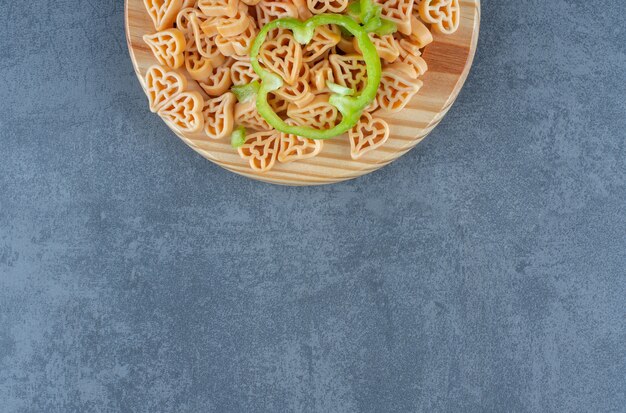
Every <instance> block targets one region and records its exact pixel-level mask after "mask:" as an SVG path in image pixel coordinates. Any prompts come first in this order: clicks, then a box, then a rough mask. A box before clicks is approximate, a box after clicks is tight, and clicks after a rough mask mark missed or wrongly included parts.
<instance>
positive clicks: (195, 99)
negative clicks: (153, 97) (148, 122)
mask: <svg viewBox="0 0 626 413" xmlns="http://www.w3.org/2000/svg"><path fill="white" fill-rule="evenodd" d="M203 106H204V99H203V98H202V95H200V93H198V92H195V91H190V92H183V93H181V94H179V95H176V96H174V98H172V99H170V100H168V101H167V102H165V104H164V105H163V107H161V109H159V112H158V113H159V116H161V118H163V120H165V121H166V122H167V123H169V124H170V125H172V126H174V127H175V128H176V129H178V130H179V131H180V132H181V133H194V132H198V131H200V130H202V127H203V126H204V118H203V117H202V107H203Z"/></svg>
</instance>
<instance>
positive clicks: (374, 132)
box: [348, 112, 389, 159]
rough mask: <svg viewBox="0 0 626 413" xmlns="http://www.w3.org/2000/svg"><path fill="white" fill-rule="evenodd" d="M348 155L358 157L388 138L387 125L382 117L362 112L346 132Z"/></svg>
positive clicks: (377, 146) (353, 157) (382, 143)
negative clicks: (348, 140) (348, 144)
mask: <svg viewBox="0 0 626 413" xmlns="http://www.w3.org/2000/svg"><path fill="white" fill-rule="evenodd" d="M348 138H349V139H350V156H351V157H352V159H359V158H360V157H361V156H363V155H365V154H366V153H367V152H370V151H373V150H374V149H376V148H379V147H381V146H382V145H384V143H385V142H387V139H389V125H388V124H387V122H385V121H384V120H383V119H378V118H373V117H372V115H371V114H369V113H367V112H364V113H363V114H362V115H361V119H359V123H357V124H356V125H355V126H354V127H353V128H352V129H350V131H349V132H348Z"/></svg>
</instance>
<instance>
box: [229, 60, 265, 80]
mask: <svg viewBox="0 0 626 413" xmlns="http://www.w3.org/2000/svg"><path fill="white" fill-rule="evenodd" d="M230 76H231V79H232V81H233V85H235V86H241V85H247V84H248V83H250V82H252V81H254V80H258V79H259V76H258V75H257V74H256V72H255V71H254V69H253V68H252V65H251V64H250V60H238V61H236V62H234V63H233V65H232V66H231V67H230Z"/></svg>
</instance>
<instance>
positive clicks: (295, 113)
mask: <svg viewBox="0 0 626 413" xmlns="http://www.w3.org/2000/svg"><path fill="white" fill-rule="evenodd" d="M328 97H329V96H328V95H318V96H316V97H315V98H314V99H313V100H312V101H311V102H310V103H309V104H308V105H306V106H304V107H302V108H300V107H298V106H297V105H293V104H292V105H289V108H288V109H287V116H289V117H290V118H291V119H293V120H294V121H295V122H296V124H298V125H301V126H309V127H311V128H315V129H320V130H322V129H330V128H332V127H334V126H335V125H337V124H338V123H339V121H340V120H339V119H340V118H341V116H340V114H339V112H338V111H337V108H336V107H334V106H333V105H331V104H330V103H328Z"/></svg>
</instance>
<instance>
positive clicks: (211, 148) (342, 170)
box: [126, 0, 480, 185]
mask: <svg viewBox="0 0 626 413" xmlns="http://www.w3.org/2000/svg"><path fill="white" fill-rule="evenodd" d="M460 4H461V24H460V27H459V29H458V30H457V31H456V33H454V34H453V35H448V36H445V35H438V34H435V36H434V37H435V41H434V42H433V43H432V44H430V45H429V46H427V47H426V51H425V53H424V59H425V60H426V62H427V63H428V67H429V70H428V72H427V73H426V74H425V75H424V76H423V77H422V80H423V82H424V86H423V87H422V89H421V90H420V91H419V93H418V94H417V95H416V96H415V97H414V98H413V100H412V101H411V102H410V103H409V104H408V105H407V107H406V108H405V109H404V110H402V111H401V112H400V113H396V114H393V115H388V116H381V117H382V118H384V119H385V120H386V121H387V122H388V123H389V126H390V127H391V136H390V137H389V140H388V141H387V142H386V143H385V145H384V146H382V147H380V148H378V149H376V150H374V151H372V152H369V153H367V154H365V155H364V156H363V157H362V158H360V159H359V160H352V159H351V158H350V144H349V142H348V139H347V137H346V136H342V137H338V138H335V139H331V140H328V141H326V142H324V148H323V150H322V152H321V153H320V154H319V155H318V156H316V157H315V158H311V159H307V160H302V161H296V162H292V163H288V164H281V163H279V162H276V165H275V166H274V168H273V169H272V170H270V171H268V172H264V173H260V172H256V171H253V170H251V169H250V167H249V166H248V163H247V162H246V161H244V160H243V159H241V158H240V157H239V155H238V153H237V151H236V150H235V149H233V148H232V147H231V146H230V142H227V141H226V140H224V141H213V140H210V139H207V138H206V137H204V136H203V134H202V133H198V134H189V135H183V134H181V133H179V132H178V131H176V130H175V129H172V130H173V131H174V133H176V134H177V135H178V136H179V137H180V138H181V139H182V140H183V141H184V142H185V143H187V144H188V145H189V146H191V147H192V148H193V149H194V150H195V151H197V152H198V153H200V154H201V155H202V156H204V157H205V158H207V159H208V160H210V161H212V162H215V163H216V164H218V165H220V166H223V167H224V168H226V169H228V170H230V171H232V172H235V173H238V174H241V175H244V176H247V177H249V178H253V179H258V180H261V181H265V182H271V183H275V184H282V185H318V184H328V183H333V182H339V181H344V180H347V179H352V178H356V177H358V176H360V175H364V174H366V173H369V172H372V171H374V170H376V169H378V168H380V167H382V166H385V165H387V164H388V163H390V162H391V161H393V160H395V159H397V158H398V157H400V156H401V155H403V154H404V153H406V152H407V151H408V150H409V149H411V148H413V147H414V146H415V145H417V144H418V143H419V142H420V141H421V140H422V139H424V138H425V137H426V136H427V135H428V134H429V133H430V132H431V131H432V130H433V128H435V126H437V124H438V123H439V122H440V121H441V119H442V118H443V116H444V115H445V114H446V113H447V112H448V109H450V106H451V105H452V103H454V100H455V99H456V97H457V95H458V94H459V92H460V90H461V88H462V87H463V83H464V82H465V79H466V78H467V75H468V73H469V70H470V67H471V65H472V60H473V58H474V53H475V51H476V45H477V43H478V31H479V26H480V0H461V1H460ZM154 32H155V30H154V26H153V25H152V21H151V20H150V17H149V16H148V13H147V12H146V9H145V7H144V5H143V1H142V0H126V39H127V41H128V49H129V51H130V57H131V59H132V61H133V65H134V66H135V72H136V73H137V77H138V78H139V81H140V82H141V85H142V87H143V88H144V90H145V83H144V80H143V79H144V76H145V74H146V70H147V69H148V68H149V67H150V66H151V65H153V64H157V61H156V59H155V58H154V56H153V55H152V52H151V51H150V48H149V47H148V46H147V45H146V44H145V43H144V42H143V40H142V37H143V35H144V34H146V33H150V34H151V33H154ZM189 84H190V88H192V87H193V88H195V89H196V90H198V91H201V89H200V87H199V86H198V85H197V83H196V82H195V81H193V80H192V79H191V78H189ZM203 94H204V93H203ZM205 96H206V95H205ZM147 108H148V102H146V110H147Z"/></svg>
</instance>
